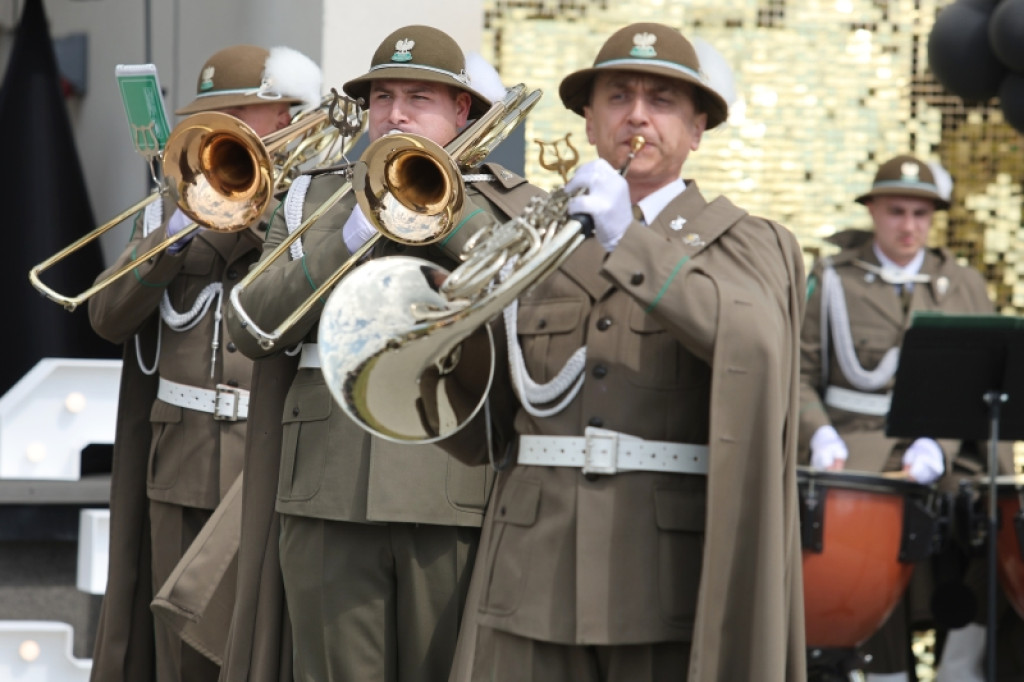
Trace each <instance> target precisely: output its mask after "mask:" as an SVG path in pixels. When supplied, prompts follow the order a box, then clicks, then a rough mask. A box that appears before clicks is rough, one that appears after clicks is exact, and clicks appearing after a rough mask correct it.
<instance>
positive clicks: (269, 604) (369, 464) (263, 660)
mask: <svg viewBox="0 0 1024 682" xmlns="http://www.w3.org/2000/svg"><path fill="white" fill-rule="evenodd" d="M481 172H486V173H492V174H493V175H494V176H495V178H496V181H494V182H489V183H488V182H480V183H472V184H470V185H469V187H468V188H467V195H468V197H469V198H470V200H471V201H472V202H473V203H475V204H476V206H477V207H478V208H483V209H484V211H485V213H489V214H491V215H493V216H494V218H491V217H488V216H485V215H477V216H476V217H475V218H474V219H472V220H471V221H470V223H468V224H466V225H463V227H462V228H461V229H460V230H459V231H458V232H456V233H455V234H454V235H452V236H451V238H450V239H449V240H448V241H447V242H446V243H445V245H444V247H443V248H442V247H439V246H431V247H424V248H405V247H402V246H400V245H397V244H394V243H391V242H389V241H388V240H386V239H384V240H381V243H380V244H378V245H377V247H376V248H375V250H374V252H373V256H374V257H376V256H378V255H386V254H402V255H416V256H419V257H425V258H428V259H429V260H433V261H435V262H441V263H444V264H446V265H447V266H448V267H452V266H454V264H455V260H454V256H455V255H456V254H457V253H458V251H459V249H460V248H461V245H462V244H463V243H464V242H465V240H466V239H467V238H468V236H469V235H470V234H471V233H472V231H473V230H475V229H479V228H480V227H485V226H488V225H490V224H492V222H493V220H495V219H497V220H504V219H505V218H506V216H511V215H518V214H519V213H521V212H522V210H523V209H524V207H525V206H526V203H527V202H528V200H529V199H530V197H532V196H535V195H536V194H538V193H539V190H537V189H536V188H534V187H532V186H531V185H529V184H527V183H526V181H525V180H524V179H523V178H521V177H519V176H518V175H515V174H514V173H511V172H509V171H507V170H505V169H503V168H501V167H500V166H497V165H493V164H486V165H485V166H484V167H483V168H482V169H481ZM342 182H343V179H342V178H341V177H340V176H338V175H331V174H319V175H318V176H317V177H315V178H314V179H313V181H312V182H311V184H310V187H309V190H308V192H307V194H306V197H305V207H304V211H303V212H304V214H306V215H308V214H309V213H310V212H312V210H314V209H315V208H316V207H318V206H320V205H321V203H322V202H324V201H325V200H326V199H327V198H328V197H329V196H330V195H331V194H333V192H334V191H335V190H336V189H337V188H338V187H339V186H340V185H341V184H342ZM352 206H353V201H352V199H351V195H350V196H349V197H347V198H346V199H345V200H343V201H342V202H339V204H338V205H337V206H335V207H334V208H332V209H331V210H329V211H328V212H327V214H326V215H325V216H324V217H323V218H322V219H321V220H320V221H318V222H317V223H316V224H315V225H314V226H313V227H311V228H310V229H309V230H308V231H307V232H306V234H305V235H303V237H302V244H303V250H304V253H305V257H304V258H302V259H300V260H291V259H288V258H282V259H281V260H280V261H279V262H278V263H277V264H275V265H274V266H273V267H271V268H270V269H269V270H268V271H267V272H266V273H264V275H262V276H261V277H259V278H257V279H256V280H254V281H253V283H252V285H251V286H250V287H248V288H247V290H246V291H245V292H244V294H243V296H242V297H241V302H242V306H243V308H244V309H245V310H246V312H247V313H248V314H249V315H251V316H252V317H253V319H254V320H255V321H256V323H257V324H258V325H259V326H260V327H261V328H262V329H264V330H272V329H274V328H275V327H277V325H278V324H280V322H281V321H282V320H283V319H284V318H285V317H287V316H288V315H289V314H290V313H291V312H292V311H293V310H295V308H296V307H297V306H298V305H299V304H300V303H301V301H303V300H304V299H305V298H306V297H308V296H309V295H310V294H311V293H312V292H313V291H314V287H315V286H317V285H319V283H321V282H323V281H324V280H325V279H326V278H327V277H328V276H330V275H331V274H333V272H334V271H335V270H336V269H337V268H338V267H339V266H340V264H341V263H342V262H344V261H346V260H347V259H348V257H349V256H350V253H349V251H348V249H347V247H346V246H345V244H344V240H343V239H342V235H341V227H342V226H343V225H344V222H345V220H346V219H347V217H348V214H349V212H350V211H351V210H352ZM286 235H287V227H286V224H285V221H284V217H283V214H282V213H281V212H280V211H279V212H278V214H277V215H276V216H275V219H274V220H273V222H272V227H271V229H270V231H269V232H268V236H267V241H266V243H265V245H264V254H268V253H270V252H271V251H272V250H273V248H275V247H276V245H277V244H279V243H280V242H281V241H282V240H283V239H284V238H285V236H286ZM320 309H321V306H320V305H317V306H315V307H314V309H313V310H312V311H311V313H310V314H309V316H308V319H304V320H303V321H302V322H301V323H300V324H299V325H297V326H296V328H295V329H293V330H292V331H291V332H290V333H288V334H286V335H285V336H286V338H284V339H282V341H281V342H280V343H279V344H277V346H276V347H275V348H274V349H273V350H272V351H266V350H263V349H262V348H260V347H259V344H258V343H257V341H256V339H255V338H254V337H253V336H252V335H251V334H250V333H249V332H248V331H246V330H245V329H244V327H242V325H241V323H240V321H239V319H238V316H237V314H236V313H235V311H234V310H233V309H230V308H229V310H228V315H227V318H228V329H229V334H230V335H231V337H232V339H233V340H234V341H235V342H236V343H237V344H238V347H239V348H240V349H241V351H242V352H243V353H245V354H247V355H249V356H251V357H253V358H257V360H256V369H255V370H254V373H253V386H254V389H253V399H254V402H253V403H252V404H251V405H250V411H251V413H252V414H258V415H268V417H267V419H268V420H269V419H274V418H273V417H270V415H272V414H275V413H276V420H275V421H264V419H262V418H261V419H260V421H259V423H260V427H259V429H258V431H256V432H254V434H256V435H253V436H252V437H250V440H249V444H248V445H247V447H246V463H245V477H246V481H245V493H244V494H245V502H244V503H243V504H244V505H245V511H244V513H243V521H242V540H241V545H240V547H239V564H238V592H237V594H236V601H235V616H234V619H233V622H232V629H231V635H230V637H229V642H228V654H227V656H226V659H225V663H224V666H223V668H222V672H221V679H222V680H230V681H234V680H238V681H242V680H247V681H248V682H271V681H273V682H278V681H279V680H284V679H286V677H285V676H283V675H284V674H285V672H286V673H287V675H288V676H290V674H291V669H290V661H291V658H290V650H289V647H290V645H289V640H288V637H289V634H288V633H287V632H285V633H283V638H282V639H281V640H280V641H281V644H282V646H281V648H280V650H277V649H275V650H274V651H273V652H272V653H268V649H269V648H270V646H272V642H273V640H272V639H271V638H269V637H265V636H263V635H265V634H266V631H261V630H260V629H259V628H253V627H251V626H249V625H245V623H246V622H247V619H249V618H250V617H251V614H252V613H253V612H256V611H259V612H260V613H262V615H263V616H264V617H265V618H267V620H268V622H270V621H272V620H273V619H272V618H270V614H271V613H273V612H274V611H275V610H276V611H277V613H278V614H279V615H280V616H281V618H280V619H279V620H278V622H285V623H286V618H285V616H284V609H285V606H284V604H283V590H282V588H281V576H280V571H279V568H278V564H277V551H278V528H279V525H278V521H277V518H276V512H274V510H273V509H272V508H268V507H267V506H266V503H267V502H270V503H271V504H273V501H274V499H275V497H276V499H277V510H278V511H281V512H285V513H290V514H298V515H308V516H314V517H320V518H329V519H343V520H349V521H371V522H374V521H406V522H414V523H437V524H448V525H466V526H479V525H480V523H481V517H482V514H483V509H484V506H485V505H486V501H487V498H488V495H489V492H490V487H491V484H492V481H493V474H491V473H490V471H489V470H488V469H487V468H485V467H470V466H466V465H463V464H461V463H460V462H459V461H458V460H456V459H454V458H451V457H449V456H448V455H447V454H446V453H444V452H443V451H441V450H440V449H439V448H436V447H434V446H401V445H395V444H392V443H388V442H384V441H381V440H380V439H376V438H370V437H369V436H368V435H366V434H365V432H363V431H361V430H360V429H358V428H357V427H356V426H355V425H354V424H353V423H352V422H351V420H349V419H348V418H347V417H345V416H344V413H343V412H342V411H341V409H340V408H339V407H338V406H337V405H335V404H334V401H333V398H331V396H330V394H329V392H328V390H327V388H326V386H325V385H324V380H323V375H322V373H321V372H320V371H319V370H318V369H302V370H298V372H296V371H295V367H296V365H295V361H294V360H291V359H290V358H288V357H287V356H284V355H283V354H282V353H281V352H280V351H282V350H284V349H287V348H289V347H291V346H294V345H295V344H297V343H299V342H301V341H306V340H309V341H315V340H316V332H317V329H316V328H317V324H318V319H319V313H320ZM324 438H328V439H329V443H330V445H328V441H325V440H322V439H324ZM311 439H314V440H315V439H321V440H320V441H319V442H318V443H317V444H316V447H315V448H314V447H313V446H312V445H311V444H310V442H311ZM353 443H354V445H352V444H353ZM478 446H479V447H480V448H481V450H483V444H482V443H478ZM317 467H319V469H317ZM282 472H287V473H286V474H284V475H282ZM275 493H276V494H275ZM250 499H252V500H253V501H252V503H251V504H250ZM259 502H262V503H263V505H262V506H261V505H260V504H259ZM247 576H248V577H247ZM246 604H259V606H258V607H255V606H253V607H247V606H246ZM284 627H285V629H287V625H285V626H284ZM261 645H264V646H261ZM282 671H285V672H282Z"/></svg>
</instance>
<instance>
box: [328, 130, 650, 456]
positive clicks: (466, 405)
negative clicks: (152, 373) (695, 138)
mask: <svg viewBox="0 0 1024 682" xmlns="http://www.w3.org/2000/svg"><path fill="white" fill-rule="evenodd" d="M643 145H644V140H643V138H642V137H639V136H638V137H637V138H634V140H632V141H631V150H630V153H629V156H628V157H627V159H626V162H625V164H624V165H623V166H622V167H621V168H620V170H619V172H620V173H621V174H623V175H625V174H626V172H627V171H628V169H629V165H630V163H631V162H632V160H633V158H634V157H635V156H636V154H637V152H638V151H639V150H640V148H642V147H643ZM570 198H571V196H570V194H569V193H567V192H566V191H565V190H564V188H558V189H556V190H554V191H553V192H552V193H551V194H550V195H548V196H547V197H543V198H542V197H535V198H534V199H533V200H532V201H531V203H530V204H529V205H528V206H527V208H526V210H525V211H524V212H523V214H522V215H519V216H516V217H513V218H512V219H510V220H508V221H507V222H505V223H504V224H502V225H499V226H496V227H495V228H494V229H492V230H481V231H480V232H478V233H477V234H476V235H474V238H471V239H470V241H469V243H468V244H467V245H466V248H465V251H464V254H463V255H464V260H463V262H462V263H461V264H460V265H459V266H458V267H457V268H456V269H455V270H453V271H452V272H451V273H449V272H447V271H446V270H445V269H443V268H441V267H440V266H438V265H436V264H434V263H430V262H428V261H425V260H422V259H418V258H410V257H404V256H394V257H389V258H380V259H377V260H373V261H370V262H368V263H365V264H363V265H361V266H360V267H359V268H357V269H356V270H354V271H353V272H351V273H350V274H349V276H348V277H346V278H345V279H344V280H342V281H341V283H340V284H339V285H338V286H337V287H336V288H335V290H334V292H333V293H332V294H331V295H330V297H329V298H328V300H327V303H326V305H325V307H324V310H323V312H322V313H321V315H320V328H319V335H318V339H317V340H318V343H319V350H320V363H321V369H322V371H323V373H324V377H325V380H326V383H327V387H328V388H329V390H330V391H331V394H332V395H333V396H334V399H335V401H336V402H337V403H338V404H339V406H340V407H341V408H342V410H344V412H345V413H346V414H347V415H348V416H349V417H351V418H352V420H353V421H355V422H356V423H357V424H359V425H360V426H362V427H363V428H364V429H366V430H368V431H370V432H371V433H373V434H375V435H377V436H379V437H381V438H385V439H387V440H392V441H396V442H399V443H430V442H435V441H438V440H441V439H443V438H447V437H449V436H451V435H453V434H454V433H456V432H457V431H458V430H459V429H461V428H462V427H463V426H465V425H466V424H467V423H468V422H469V421H470V420H471V419H472V418H473V416H474V415H476V414H477V412H479V411H480V409H481V408H482V407H483V404H484V402H485V400H486V397H487V392H488V390H489V388H490V385H491V382H492V379H493V367H494V361H493V358H494V347H493V342H492V344H491V354H490V358H491V360H490V368H491V370H490V371H491V373H492V375H490V376H488V377H486V380H482V379H481V378H480V377H476V378H475V379H474V378H472V377H470V382H469V384H471V385H469V384H467V382H466V377H465V376H456V374H455V373H454V369H455V368H456V367H457V366H458V364H459V361H460V355H461V353H462V348H463V344H464V343H467V342H469V339H470V337H471V335H473V334H474V332H476V331H477V330H478V329H480V328H481V327H483V328H484V329H485V330H487V335H488V337H489V335H490V330H489V327H487V326H486V325H487V323H488V322H490V321H491V320H492V319H493V318H495V317H496V316H497V315H498V314H500V313H501V312H502V311H503V310H504V309H505V308H506V306H508V305H509V304H510V303H512V301H513V300H514V299H516V298H518V296H519V295H520V294H521V293H522V292H523V291H525V290H526V289H528V288H529V287H531V286H533V285H534V284H536V283H537V282H539V281H541V280H543V279H544V278H545V277H547V276H548V275H549V274H551V273H552V272H553V271H554V270H555V269H556V268H558V266H559V265H561V264H562V262H563V261H565V259H566V258H568V257H569V255H570V254H571V253H572V252H573V251H574V250H575V249H576V247H577V246H578V245H579V244H580V243H581V242H582V241H583V239H584V235H583V234H582V230H583V222H585V221H586V220H589V218H590V217H589V216H573V215H569V214H568V202H569V199H570Z"/></svg>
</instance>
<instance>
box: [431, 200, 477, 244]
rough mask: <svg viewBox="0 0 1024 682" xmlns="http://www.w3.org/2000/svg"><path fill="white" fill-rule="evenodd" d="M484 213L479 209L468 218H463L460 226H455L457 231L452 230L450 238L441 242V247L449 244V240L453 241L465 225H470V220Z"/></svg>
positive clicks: (449, 234)
mask: <svg viewBox="0 0 1024 682" xmlns="http://www.w3.org/2000/svg"><path fill="white" fill-rule="evenodd" d="M483 212H484V210H483V209H482V208H478V209H476V210H475V211H473V212H472V213H470V214H469V215H468V216H466V217H465V218H463V219H462V221H461V222H460V223H459V224H458V225H456V226H455V229H454V230H452V231H451V232H449V233H448V236H447V237H445V238H444V239H442V240H441V244H440V246H444V245H445V244H447V243H448V240H449V239H451V238H452V237H454V236H455V233H456V232H458V231H459V230H461V229H462V226H463V225H465V224H466V223H468V222H469V221H470V219H472V218H473V216H475V215H476V214H477V213H483Z"/></svg>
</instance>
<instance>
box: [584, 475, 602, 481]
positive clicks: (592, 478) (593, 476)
mask: <svg viewBox="0 0 1024 682" xmlns="http://www.w3.org/2000/svg"><path fill="white" fill-rule="evenodd" d="M600 477H601V474H583V478H585V479H587V480H588V481H596V480H597V479H598V478H600Z"/></svg>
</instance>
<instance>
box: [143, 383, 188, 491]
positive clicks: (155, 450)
mask: <svg viewBox="0 0 1024 682" xmlns="http://www.w3.org/2000/svg"><path fill="white" fill-rule="evenodd" d="M181 418H182V408H180V407H178V406H177V405H169V404H167V403H165V402H163V401H162V400H154V401H153V408H152V409H151V410H150V412H149V421H150V423H151V424H152V425H153V438H152V440H151V441H150V446H149V467H148V474H147V476H146V483H147V485H148V486H149V487H150V488H155V489H159V490H166V489H168V488H171V487H173V486H174V484H175V483H177V482H178V475H179V473H180V471H181V462H182V460H183V459H184V456H185V452H184V449H185V434H184V429H182V427H181Z"/></svg>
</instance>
